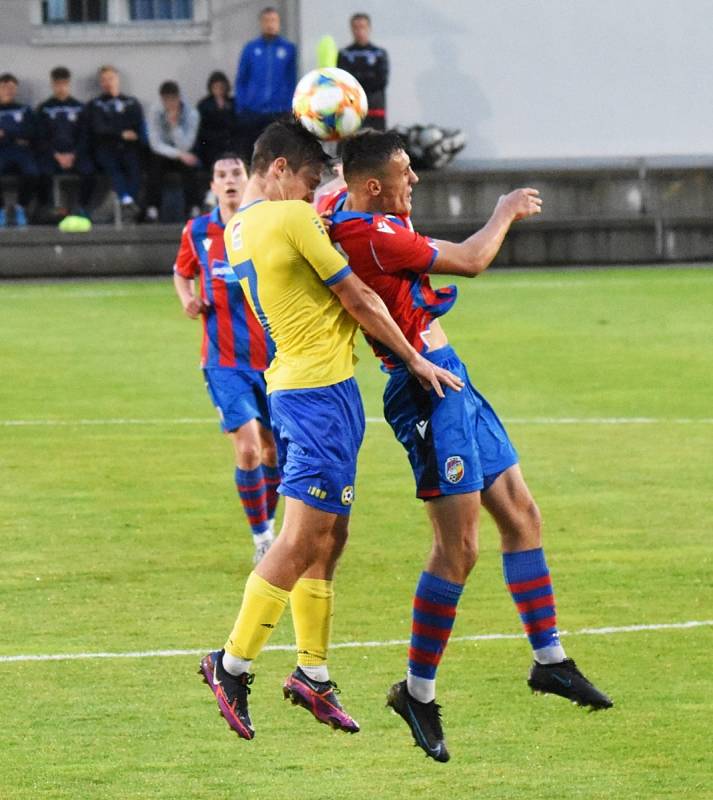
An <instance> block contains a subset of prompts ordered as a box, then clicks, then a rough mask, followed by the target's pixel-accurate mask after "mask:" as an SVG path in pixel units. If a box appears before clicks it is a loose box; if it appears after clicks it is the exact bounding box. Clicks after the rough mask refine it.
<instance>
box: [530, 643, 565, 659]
mask: <svg viewBox="0 0 713 800" xmlns="http://www.w3.org/2000/svg"><path fill="white" fill-rule="evenodd" d="M534 656H535V661H537V663H538V664H559V663H560V662H561V661H564V660H565V658H567V656H566V655H565V652H564V647H562V645H561V644H553V645H550V646H549V647H540V648H539V650H535V651H534Z"/></svg>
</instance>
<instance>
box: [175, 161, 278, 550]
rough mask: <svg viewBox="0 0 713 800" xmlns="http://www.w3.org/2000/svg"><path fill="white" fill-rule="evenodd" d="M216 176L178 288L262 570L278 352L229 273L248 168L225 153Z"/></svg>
mask: <svg viewBox="0 0 713 800" xmlns="http://www.w3.org/2000/svg"><path fill="white" fill-rule="evenodd" d="M211 175H212V181H211V191H212V192H213V193H214V194H215V196H216V198H217V200H218V205H217V206H216V208H215V209H213V211H212V212H211V213H210V214H204V215H203V216H201V217H197V218H195V219H192V220H190V221H189V222H188V223H187V224H186V227H185V228H184V229H183V234H182V235H181V247H180V249H179V251H178V255H177V257H176V263H175V265H174V267H173V283H174V286H175V288H176V294H177V295H178V298H179V300H180V301H181V305H182V306H183V310H184V311H185V313H186V315H187V316H189V317H190V318H191V319H198V317H200V318H201V319H202V320H203V345H202V348H201V368H202V370H203V376H204V378H205V383H206V388H207V389H208V394H209V395H210V398H211V400H212V401H213V405H214V406H215V407H216V409H217V410H218V415H219V417H220V424H221V428H222V430H223V432H224V433H226V434H228V435H229V436H230V438H231V440H232V442H233V448H234V451H235V487H236V489H237V492H238V495H239V496H240V500H241V502H242V505H243V509H244V511H245V516H246V517H247V519H248V523H249V525H250V529H251V530H252V534H253V544H254V545H255V554H254V556H253V561H254V563H255V564H257V563H258V562H259V561H260V559H261V558H262V557H263V556H264V555H265V553H266V552H267V551H268V549H269V547H270V545H271V544H272V540H273V531H274V527H275V510H276V508H277V487H278V485H279V483H280V476H279V472H278V469H277V455H276V452H275V441H274V439H273V438H272V433H271V430H270V415H269V411H268V407H267V393H266V389H265V379H264V377H263V372H264V371H265V370H266V369H267V367H268V365H269V363H270V361H271V360H272V357H273V355H274V351H275V348H274V345H273V343H272V339H271V338H270V336H269V335H268V334H267V333H266V332H265V331H264V330H263V329H262V328H261V327H260V323H259V322H258V321H257V320H256V319H255V315H254V314H253V312H252V310H251V309H250V307H249V305H248V304H247V302H246V300H245V296H244V294H243V291H242V289H241V288H240V284H239V283H238V281H237V278H236V277H235V274H234V273H233V271H232V269H230V268H229V267H228V263H227V256H226V253H225V244H224V242H223V233H224V231H225V225H226V223H227V222H228V220H229V219H230V218H231V217H232V216H233V215H234V214H235V212H236V211H237V210H238V206H239V205H240V198H241V197H242V194H243V191H244V190H245V184H246V183H247V180H248V175H247V171H246V170H245V164H244V163H243V161H242V160H241V159H240V158H238V156H237V155H236V154H234V153H227V152H226V153H224V154H221V155H220V156H219V157H218V158H217V159H216V161H215V163H214V164H213V169H212V173H211ZM196 278H198V280H199V284H200V292H199V294H198V295H196V293H195V279H196Z"/></svg>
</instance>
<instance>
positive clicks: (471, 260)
mask: <svg viewBox="0 0 713 800" xmlns="http://www.w3.org/2000/svg"><path fill="white" fill-rule="evenodd" d="M541 211H542V198H541V197H540V193H539V192H538V191H537V189H531V188H526V189H515V191H514V192H510V193H509V194H504V195H502V196H501V197H500V199H499V200H498V203H497V205H496V206H495V210H494V211H493V213H492V216H491V217H490V219H489V220H488V221H487V223H486V224H485V226H484V227H482V228H481V229H480V230H479V231H477V232H476V233H474V234H473V235H472V236H470V237H468V238H467V239H466V240H465V241H464V242H461V243H460V244H456V243H455V242H446V241H436V242H435V243H434V244H435V245H436V247H438V255H437V256H436V260H435V262H434V263H433V266H432V267H431V272H435V273H441V274H446V275H465V276H466V277H469V278H473V277H475V276H476V275H480V273H481V272H484V271H485V270H486V269H487V268H488V267H489V266H490V264H491V263H492V261H493V259H494V258H495V256H496V255H497V254H498V250H500V247H501V246H502V243H503V240H504V239H505V236H506V234H507V232H508V231H509V230H510V226H511V225H512V224H513V222H517V220H519V219H525V218H526V217H532V216H534V215H535V214H539V213H540V212H541Z"/></svg>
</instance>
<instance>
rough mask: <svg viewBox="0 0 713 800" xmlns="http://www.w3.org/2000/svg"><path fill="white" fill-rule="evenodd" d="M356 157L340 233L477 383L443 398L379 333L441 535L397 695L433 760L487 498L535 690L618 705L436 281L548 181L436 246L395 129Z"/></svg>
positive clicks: (390, 295)
mask: <svg viewBox="0 0 713 800" xmlns="http://www.w3.org/2000/svg"><path fill="white" fill-rule="evenodd" d="M343 162H344V178H345V180H346V182H347V191H344V190H342V191H337V192H334V193H333V194H332V195H331V196H325V197H324V198H323V199H322V201H321V203H320V207H321V209H322V210H323V211H332V212H334V213H333V215H332V226H331V229H330V235H331V238H332V240H333V241H334V242H335V244H336V246H337V248H338V249H340V250H341V251H342V252H343V253H345V254H346V256H347V257H348V259H349V263H350V265H351V267H352V269H353V270H354V272H355V273H356V274H357V275H359V277H360V278H361V279H362V280H363V281H364V282H365V283H367V284H368V285H369V286H370V287H371V288H372V289H374V290H375V291H376V292H377V293H378V294H379V295H380V296H381V297H382V299H383V300H384V302H385V303H386V306H387V308H388V309H389V311H390V312H391V314H392V315H393V317H394V319H395V320H396V321H397V323H398V325H399V327H400V328H401V330H402V331H403V332H404V334H405V335H406V338H407V339H408V340H409V341H410V342H411V344H412V345H413V346H414V347H415V348H416V349H418V350H419V351H420V352H421V353H422V354H423V355H424V356H425V357H426V358H427V359H429V360H430V361H431V362H432V363H434V364H438V365H440V366H442V367H445V368H446V369H448V370H450V371H451V372H453V373H454V374H456V375H458V376H459V377H460V378H461V379H462V380H463V382H464V384H465V388H464V390H463V391H462V392H460V393H455V392H450V391H448V390H447V389H446V392H445V397H444V398H439V397H436V396H435V395H434V394H433V393H429V392H428V391H425V390H424V389H423V388H422V387H421V386H420V385H418V384H417V383H415V382H414V381H413V380H411V377H410V376H409V374H408V373H407V371H406V370H405V369H404V366H403V364H402V363H401V360H400V358H399V356H398V354H397V353H394V352H393V351H392V350H391V348H390V347H389V345H388V343H386V342H383V341H380V340H379V338H378V336H373V335H371V334H370V332H369V331H367V334H368V335H367V338H368V339H369V341H370V343H371V345H372V347H373V349H374V351H375V353H376V355H377V356H378V357H379V358H381V360H382V362H383V364H384V367H385V369H386V371H387V372H388V373H389V380H388V383H387V385H386V389H385V392H384V414H385V416H386V419H387V421H388V422H389V424H390V425H391V427H392V428H393V431H394V433H395V435H396V438H397V439H398V440H399V441H400V442H401V443H402V444H403V446H404V447H405V449H406V450H407V452H408V456H409V460H410V462H411V467H412V469H413V472H414V476H415V478H416V485H417V496H418V497H420V498H421V499H422V500H424V501H427V502H426V511H427V513H428V516H429V518H430V520H431V524H432V526H433V535H434V542H433V548H432V550H431V553H430V556H429V558H428V560H427V563H426V569H425V571H424V572H423V573H422V574H421V577H420V580H419V582H418V586H417V588H416V593H415V596H414V602H413V620H412V628H411V646H410V649H409V658H408V673H407V678H406V680H404V681H400V682H399V683H396V684H395V685H394V686H393V687H392V688H391V690H390V691H389V694H388V698H387V704H388V705H389V706H391V707H392V708H393V709H394V710H395V711H396V712H397V713H398V714H400V715H401V716H402V717H403V718H404V720H405V721H406V723H407V724H408V725H409V727H410V728H411V732H412V734H413V736H414V739H415V741H416V743H417V744H418V745H419V746H420V747H421V748H422V749H423V750H425V752H426V754H427V755H429V756H430V757H431V758H434V759H435V760H437V761H448V759H449V757H450V756H449V754H448V750H447V748H446V743H445V741H444V736H443V730H442V726H441V722H440V715H439V706H438V705H437V704H436V702H435V695H436V681H435V678H436V669H437V667H438V664H439V662H440V659H441V656H442V654H443V650H444V649H445V647H446V644H447V642H448V637H449V635H450V632H451V629H452V626H453V622H454V620H455V615H456V607H457V604H458V600H459V598H460V595H461V593H462V591H463V586H464V584H465V581H466V579H467V577H468V574H469V573H470V571H471V569H472V568H473V566H474V565H475V561H476V558H477V547H478V515H479V511H480V506H481V505H483V506H484V507H485V508H486V509H487V511H488V512H489V513H490V514H491V515H492V516H493V518H494V519H495V522H496V524H497V526H498V529H499V531H500V536H501V545H502V552H503V568H504V573H505V580H506V582H507V584H508V587H509V590H510V592H511V594H512V596H513V599H514V601H515V603H516V605H517V608H518V611H519V612H520V616H521V619H522V622H523V625H524V628H525V632H526V633H527V636H528V638H529V640H530V644H531V646H532V649H533V651H534V663H533V666H532V668H531V670H530V675H529V679H528V683H529V685H530V686H531V687H532V688H533V689H535V690H538V691H542V692H551V693H553V694H559V695H562V696H564V697H567V698H569V699H570V700H573V701H574V702H576V703H579V704H580V705H585V706H590V707H592V708H608V707H609V706H611V705H612V702H611V700H610V699H609V698H608V697H607V696H606V695H604V694H602V693H601V692H600V691H599V690H597V689H596V688H595V687H594V686H593V685H592V684H591V683H590V682H589V681H588V680H587V679H586V678H585V677H584V676H583V675H582V674H581V673H580V672H579V670H578V669H577V667H576V665H575V663H574V661H572V660H571V659H568V658H566V656H565V652H564V650H563V648H562V645H561V643H560V640H559V634H558V631H557V623H556V619H555V603H554V595H553V590H552V583H551V580H550V576H549V571H548V569H547V564H546V562H545V557H544V554H543V551H542V536H541V520H540V512H539V510H538V508H537V506H536V504H535V501H534V500H533V498H532V496H531V494H530V492H529V490H528V488H527V485H526V484H525V481H524V479H523V476H522V472H521V471H520V467H519V466H518V463H517V462H518V457H517V453H516V452H515V449H514V447H513V445H512V444H511V442H510V440H509V438H508V435H507V433H506V431H505V428H504V427H503V425H502V423H501V422H500V420H499V419H498V417H497V415H496V414H495V412H494V411H493V409H492V408H491V406H490V405H489V404H488V402H487V400H486V399H485V398H484V397H483V396H482V395H481V394H479V393H478V392H477V391H476V389H475V388H474V387H473V386H472V384H471V383H470V380H469V378H468V373H467V372H466V369H465V366H464V365H463V363H462V362H461V361H460V359H459V358H458V356H457V355H456V353H455V351H454V350H453V349H452V348H451V347H450V346H449V344H448V339H447V338H446V335H445V333H444V331H443V328H442V327H441V324H440V322H439V320H438V318H439V317H440V316H442V315H443V314H445V313H446V312H447V311H448V310H449V309H450V308H451V307H452V305H453V304H454V302H455V300H456V288H455V287H454V286H449V287H446V288H443V289H438V290H435V291H434V290H433V289H432V288H431V286H430V283H429V280H428V277H427V273H428V272H431V273H434V274H446V275H463V276H469V277H473V276H475V275H478V274H479V273H481V272H483V270H485V269H486V268H487V267H488V265H489V264H490V263H491V262H492V260H493V259H494V258H495V256H496V254H497V252H498V250H499V249H500V246H501V244H502V242H503V239H504V238H505V235H506V234H507V232H508V230H509V228H510V225H511V224H512V223H513V222H515V221H516V220H519V219H524V218H526V217H529V216H532V215H533V214H538V213H539V212H540V208H541V205H542V201H541V199H540V197H539V193H538V192H537V191H536V190H535V189H517V190H515V191H514V192H511V193H510V194H508V195H505V196H503V197H501V198H500V200H499V201H498V204H497V206H496V208H495V210H494V211H493V214H492V216H491V218H490V220H489V221H488V223H487V224H486V225H485V227H483V228H482V229H481V230H480V231H478V232H477V233H475V234H473V235H472V236H471V237H470V238H468V239H466V241H464V242H463V243H461V244H454V243H452V242H445V241H432V240H430V239H427V238H425V237H423V236H420V235H419V234H417V233H416V232H415V231H414V230H413V227H412V226H411V222H410V219H409V214H410V212H411V192H412V188H413V185H414V184H415V183H416V182H417V181H418V178H417V177H416V175H415V173H414V172H413V170H412V169H411V166H410V162H409V157H408V155H407V154H406V152H405V151H404V149H403V144H402V142H401V140H400V139H399V137H398V136H397V135H396V134H394V133H379V132H376V131H365V132H363V133H360V134H358V135H357V136H355V137H353V138H352V139H349V140H347V141H346V142H345V144H344V151H343Z"/></svg>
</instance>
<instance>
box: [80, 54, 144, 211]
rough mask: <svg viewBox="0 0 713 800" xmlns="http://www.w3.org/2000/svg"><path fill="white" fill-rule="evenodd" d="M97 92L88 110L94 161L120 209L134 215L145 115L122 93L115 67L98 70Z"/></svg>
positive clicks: (139, 185)
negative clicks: (111, 187) (109, 183)
mask: <svg viewBox="0 0 713 800" xmlns="http://www.w3.org/2000/svg"><path fill="white" fill-rule="evenodd" d="M99 88H100V89H101V91H102V93H101V94H100V95H99V97H95V98H94V99H93V100H92V101H91V102H90V103H89V105H88V107H87V121H88V127H89V136H90V139H91V143H92V146H93V149H94V157H95V159H96V162H97V164H98V165H99V166H100V167H101V169H102V170H103V171H104V172H106V173H108V174H109V176H110V177H111V182H112V186H113V187H114V191H115V192H116V193H117V195H118V196H119V199H120V201H121V205H122V206H123V207H124V208H126V209H127V210H128V211H130V212H132V213H136V211H138V206H137V199H138V194H139V191H140V189H141V146H142V144H143V143H144V142H145V140H146V126H145V124H144V112H143V109H142V107H141V103H139V101H138V100H137V99H136V98H135V97H129V96H128V95H125V94H122V93H121V91H120V82H119V73H118V72H117V70H116V69H115V68H114V67H110V66H104V67H100V69H99Z"/></svg>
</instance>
